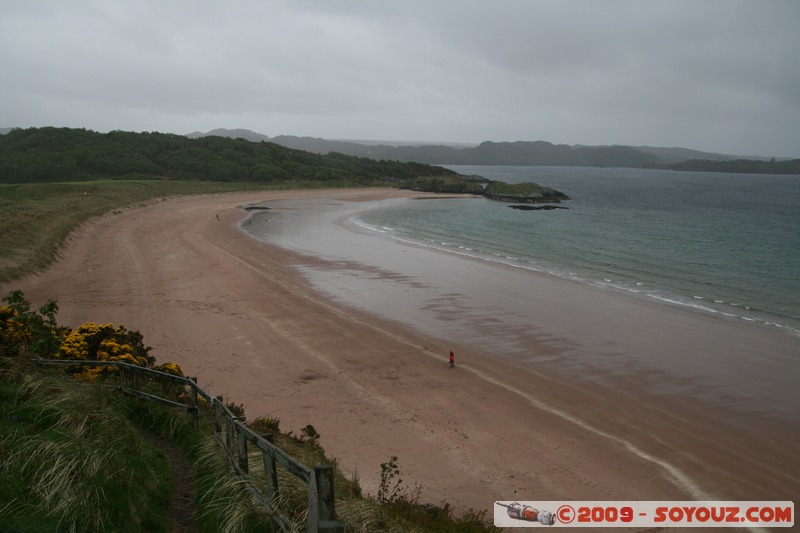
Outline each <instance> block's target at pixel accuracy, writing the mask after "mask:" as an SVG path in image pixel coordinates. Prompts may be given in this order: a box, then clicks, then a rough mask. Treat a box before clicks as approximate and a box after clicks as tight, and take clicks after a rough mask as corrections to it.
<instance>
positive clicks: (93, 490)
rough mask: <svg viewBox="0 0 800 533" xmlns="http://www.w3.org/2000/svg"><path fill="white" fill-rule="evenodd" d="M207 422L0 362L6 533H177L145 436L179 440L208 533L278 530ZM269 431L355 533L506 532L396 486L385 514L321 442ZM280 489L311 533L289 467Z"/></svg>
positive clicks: (0, 469)
mask: <svg viewBox="0 0 800 533" xmlns="http://www.w3.org/2000/svg"><path fill="white" fill-rule="evenodd" d="M203 420H204V423H203V424H201V429H200V430H199V431H198V430H195V429H194V427H193V425H192V421H191V418H190V417H188V416H187V415H186V414H185V413H184V412H182V411H176V410H174V409H170V408H168V407H164V406H161V405H158V404H154V403H152V402H146V401H142V400H137V399H134V398H129V397H127V396H123V395H121V394H119V393H117V392H116V391H115V390H113V389H111V388H108V387H102V386H100V385H98V384H85V383H83V384H81V383H77V382H75V381H73V380H72V379H71V378H70V377H68V375H66V374H65V373H64V372H63V371H62V370H58V369H42V368H40V367H38V366H35V365H33V364H31V363H28V362H25V361H24V360H23V359H20V358H19V357H14V358H10V357H5V356H2V355H0V524H2V530H3V531H4V532H5V531H10V532H25V531H89V532H94V531H97V532H105V531H123V532H127V531H152V532H160V531H167V528H168V520H167V519H168V517H167V515H166V513H167V503H168V497H169V491H170V479H169V469H168V468H167V466H168V465H167V460H166V459H165V457H164V456H163V454H162V453H161V452H160V451H159V450H158V449H156V448H153V447H151V446H150V445H148V444H147V443H146V442H145V441H143V440H142V438H141V436H140V433H141V431H142V430H146V431H149V432H151V433H153V434H156V435H159V436H161V437H163V438H166V439H170V440H172V441H173V442H174V443H176V444H177V445H178V447H179V448H180V449H181V450H182V451H183V453H184V455H185V456H186V457H187V459H188V460H189V462H190V463H191V464H192V465H193V467H194V471H195V474H196V481H197V501H196V504H197V521H198V527H199V530H200V531H202V532H204V533H206V532H207V533H215V532H231V533H232V532H250V531H252V532H256V531H270V530H272V529H270V527H271V526H270V520H269V516H268V514H267V512H266V511H265V510H264V509H263V508H262V507H261V506H260V505H259V504H258V502H257V501H256V500H255V498H254V497H253V495H252V494H251V493H250V492H249V491H247V490H245V489H244V485H243V483H242V481H241V480H240V479H239V478H238V477H237V476H236V475H235V474H234V473H233V470H232V469H231V467H230V465H229V463H228V460H227V458H225V456H224V455H223V454H222V452H221V450H220V449H219V447H218V446H217V444H216V443H215V442H214V440H213V439H212V429H211V423H210V422H211V420H213V418H212V414H211V412H210V411H205V412H204V416H203ZM269 422H270V424H265V420H264V419H256V420H255V421H254V422H253V423H252V424H251V427H252V428H253V429H254V430H255V431H258V432H262V430H264V432H266V431H270V432H272V433H274V434H275V442H276V444H278V445H279V446H280V447H281V448H282V449H283V450H285V451H286V452H288V453H289V454H290V455H292V456H294V457H296V458H297V459H299V460H300V461H301V462H303V463H304V464H306V465H310V466H312V465H316V464H326V463H327V464H333V465H334V472H335V494H336V510H337V515H338V517H339V519H340V520H342V521H343V522H344V523H345V527H346V530H347V531H360V532H398V533H399V532H412V531H413V532H417V531H437V532H448V531H450V532H470V531H472V532H484V531H496V529H495V528H493V527H491V526H489V525H486V517H485V514H484V513H482V512H472V511H470V512H467V513H464V514H463V515H460V516H456V515H455V514H454V513H453V511H452V508H450V506H449V505H447V504H445V503H442V504H441V505H440V506H431V505H423V504H421V503H420V502H419V501H418V492H419V491H418V488H416V487H414V488H412V489H406V488H400V487H404V486H403V485H399V484H398V483H397V481H398V479H399V477H396V476H395V475H390V476H387V478H386V481H385V484H386V487H384V488H385V489H386V490H385V491H384V493H385V494H390V495H391V497H389V498H385V501H382V502H381V501H378V500H377V499H376V498H372V497H364V496H363V495H362V493H361V488H360V487H359V484H358V479H357V478H347V477H345V476H343V475H342V474H341V472H340V470H341V469H340V468H338V465H337V461H336V459H335V458H331V457H328V456H326V454H325V450H324V449H322V447H320V446H319V445H318V441H317V438H314V436H313V435H315V432H311V433H307V432H306V431H305V430H304V432H303V435H301V436H295V435H293V434H291V433H282V432H280V431H279V429H278V425H279V422H278V421H277V420H274V421H269ZM249 460H250V475H251V480H253V482H254V483H255V484H256V485H257V486H259V485H260V488H261V489H262V491H263V490H264V484H263V480H264V476H263V456H262V454H261V452H260V451H259V450H257V449H255V448H254V447H250V450H249ZM401 463H402V461H401V460H400V461H397V459H396V458H392V460H391V461H390V463H387V464H391V465H392V467H393V468H392V472H394V473H395V474H396V475H397V476H399V475H400V472H399V470H400V468H401V467H402V465H401ZM398 465H400V466H398ZM278 486H279V491H280V494H279V497H278V505H279V507H280V509H281V511H282V513H283V514H284V515H285V516H287V517H288V518H289V520H290V521H291V522H292V523H293V525H294V527H295V528H296V529H297V530H299V531H303V530H305V528H306V525H305V524H306V521H307V518H308V517H307V513H308V511H307V503H308V492H307V491H308V487H307V486H306V485H305V483H304V482H302V481H301V480H299V479H298V478H296V477H294V476H293V475H291V474H290V473H289V472H287V471H285V470H283V468H282V467H279V468H278ZM398 488H399V489H400V490H395V489H398Z"/></svg>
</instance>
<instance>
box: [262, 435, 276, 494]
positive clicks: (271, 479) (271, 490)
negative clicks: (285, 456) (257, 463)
mask: <svg viewBox="0 0 800 533" xmlns="http://www.w3.org/2000/svg"><path fill="white" fill-rule="evenodd" d="M262 437H263V438H264V440H266V441H267V442H269V443H270V444H274V443H275V438H274V437H273V436H272V434H271V433H267V434H266V435H262ZM263 454H264V475H265V476H266V478H267V498H269V500H270V501H274V500H275V498H277V497H278V470H277V468H275V455H274V454H272V453H267V452H263Z"/></svg>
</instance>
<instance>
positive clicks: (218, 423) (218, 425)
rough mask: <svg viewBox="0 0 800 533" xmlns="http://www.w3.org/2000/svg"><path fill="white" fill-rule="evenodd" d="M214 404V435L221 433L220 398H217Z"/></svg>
mask: <svg viewBox="0 0 800 533" xmlns="http://www.w3.org/2000/svg"><path fill="white" fill-rule="evenodd" d="M215 400H216V401H215V402H214V433H216V434H220V433H222V396H217V397H216V398H215Z"/></svg>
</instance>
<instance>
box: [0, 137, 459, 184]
mask: <svg viewBox="0 0 800 533" xmlns="http://www.w3.org/2000/svg"><path fill="white" fill-rule="evenodd" d="M455 175H456V173H455V172H453V171H451V170H448V169H445V168H442V167H437V166H432V165H425V164H420V163H412V162H398V161H385V160H379V161H376V160H374V159H367V158H362V157H355V156H348V155H344V154H340V153H329V154H325V155H321V154H311V153H308V152H303V151H300V150H294V149H290V148H285V147H283V146H279V145H277V144H274V143H271V142H259V143H254V142H250V141H246V140H244V139H230V138H226V137H214V136H211V137H202V138H198V139H190V138H188V137H185V136H183V135H174V134H166V133H156V132H152V133H149V132H142V133H134V132H125V131H112V132H109V133H98V132H95V131H91V130H86V129H74V128H53V127H45V128H28V129H15V130H12V131H10V132H8V133H7V134H5V135H0V182H2V183H47V182H64V181H88V180H97V179H174V180H204V181H222V182H282V181H317V182H336V183H355V184H370V183H376V182H386V181H388V182H397V181H403V180H408V179H413V178H417V177H420V176H425V177H429V176H455Z"/></svg>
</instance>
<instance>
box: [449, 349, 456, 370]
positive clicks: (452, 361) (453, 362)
mask: <svg viewBox="0 0 800 533" xmlns="http://www.w3.org/2000/svg"><path fill="white" fill-rule="evenodd" d="M455 366H456V356H455V354H453V350H450V368H455Z"/></svg>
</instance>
